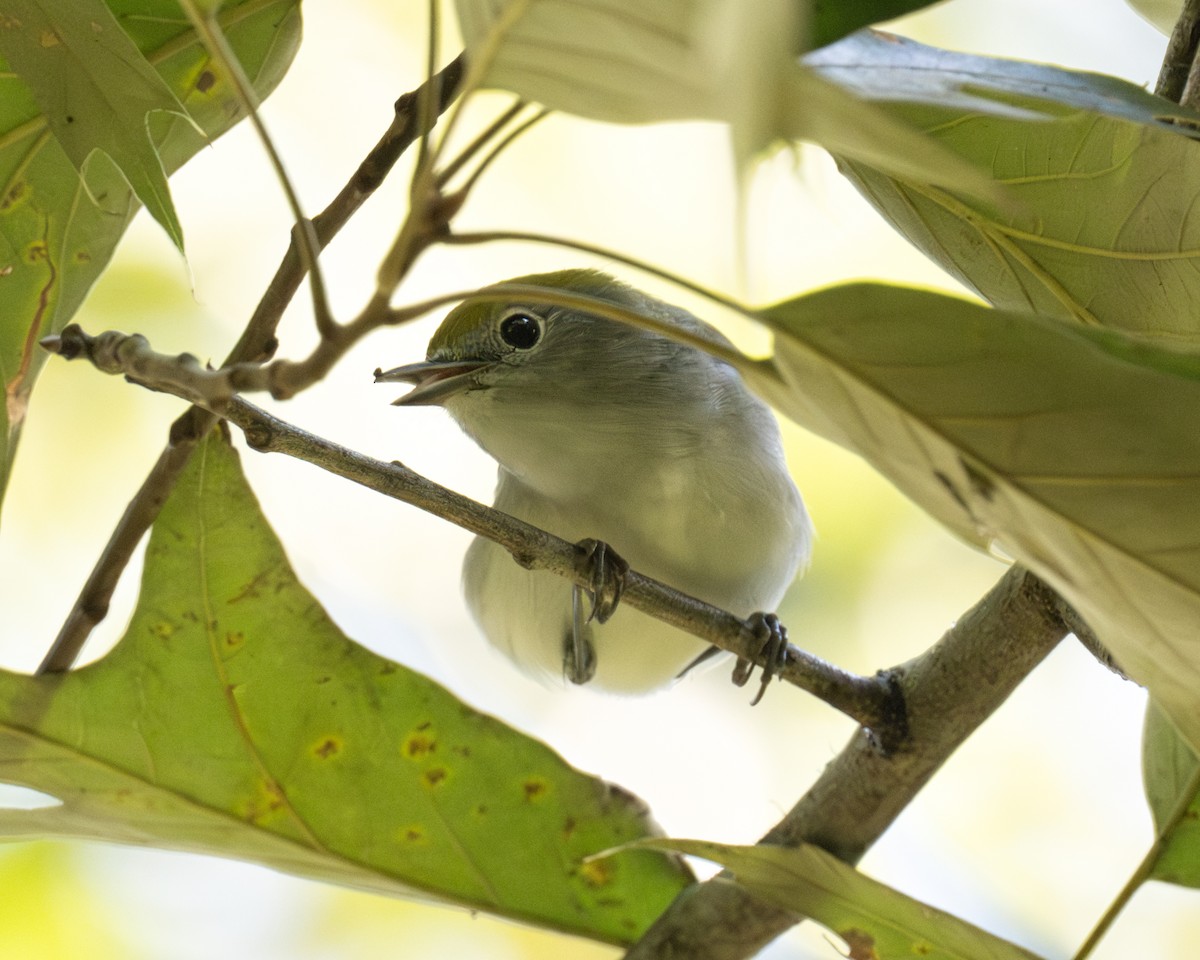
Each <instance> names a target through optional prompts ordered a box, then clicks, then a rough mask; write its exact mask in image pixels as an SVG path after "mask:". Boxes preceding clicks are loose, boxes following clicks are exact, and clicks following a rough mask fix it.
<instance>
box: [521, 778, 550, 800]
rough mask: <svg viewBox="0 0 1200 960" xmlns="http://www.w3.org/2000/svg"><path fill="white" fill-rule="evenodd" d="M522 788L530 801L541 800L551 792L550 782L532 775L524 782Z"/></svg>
mask: <svg viewBox="0 0 1200 960" xmlns="http://www.w3.org/2000/svg"><path fill="white" fill-rule="evenodd" d="M521 789H522V791H523V792H524V794H525V799H526V801H527V802H529V803H533V802H535V801H537V800H541V799H542V798H544V797H545V796H546V794H547V793H549V792H550V784H548V783H547V782H546V781H545V780H543V779H542V778H541V777H530V778H529V779H528V780H526V781H525V782H524V783H523V784H521Z"/></svg>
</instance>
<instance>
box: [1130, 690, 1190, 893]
mask: <svg viewBox="0 0 1200 960" xmlns="http://www.w3.org/2000/svg"><path fill="white" fill-rule="evenodd" d="M1142 776H1143V778H1144V780H1145V784H1146V797H1147V799H1148V800H1149V801H1150V810H1151V812H1152V813H1153V814H1154V826H1155V829H1156V832H1157V833H1158V838H1159V839H1158V844H1157V846H1158V849H1157V856H1156V857H1155V859H1154V864H1153V866H1152V867H1151V869H1150V876H1151V877H1153V878H1154V879H1156V880H1164V881H1166V882H1168V883H1179V884H1183V885H1184V886H1188V887H1200V760H1197V758H1196V752H1195V751H1194V750H1193V749H1192V748H1191V747H1189V746H1188V745H1187V744H1186V743H1185V742H1184V741H1183V740H1182V738H1181V737H1180V736H1179V733H1178V732H1177V731H1176V729H1175V727H1174V726H1172V724H1171V722H1170V721H1169V720H1168V719H1167V718H1166V717H1165V716H1163V714H1162V711H1160V710H1159V709H1158V708H1157V707H1156V706H1155V705H1154V702H1153V701H1151V702H1150V704H1149V705H1148V706H1147V709H1146V727H1145V730H1144V734H1143V740H1142Z"/></svg>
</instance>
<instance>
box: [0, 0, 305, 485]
mask: <svg viewBox="0 0 1200 960" xmlns="http://www.w3.org/2000/svg"><path fill="white" fill-rule="evenodd" d="M109 5H110V7H111V8H112V10H113V12H114V13H115V15H116V18H117V22H118V23H120V24H121V25H122V26H123V27H125V28H126V29H127V30H128V32H129V34H130V36H131V37H132V38H133V40H134V42H135V43H136V46H137V48H138V50H140V51H141V52H142V54H144V55H145V57H146V59H147V60H148V61H149V62H150V63H151V64H153V66H154V68H155V69H156V70H157V71H158V74H159V75H160V76H161V77H162V79H163V81H164V82H165V84H166V86H167V87H168V88H169V89H170V90H171V91H172V93H173V96H174V98H175V99H176V100H178V101H179V102H181V103H182V104H183V105H184V106H185V107H186V108H187V110H188V112H189V113H190V114H191V116H192V117H193V118H194V120H195V122H196V123H198V124H199V125H200V126H201V127H202V128H203V129H204V131H205V133H206V134H207V136H208V137H210V138H212V137H215V136H217V135H218V134H219V133H221V132H222V131H223V130H226V129H228V128H229V127H230V126H232V125H233V123H234V122H235V121H236V119H237V118H238V117H239V116H240V109H239V107H238V105H237V100H236V98H235V97H234V96H233V93H232V91H231V90H230V89H229V87H228V84H227V83H225V82H224V81H222V80H221V79H219V77H218V76H217V74H216V73H215V72H214V71H213V70H212V69H211V66H210V64H209V61H208V57H207V55H206V54H205V52H204V50H203V49H202V48H201V47H200V45H199V44H198V42H197V40H196V37H195V36H194V34H193V33H192V31H191V29H190V28H189V27H188V26H187V23H186V21H185V20H184V19H183V17H182V15H181V14H180V11H179V7H178V4H176V3H175V2H174V0H146V2H134V0H112V2H111V3H110V4H109ZM60 8H61V9H62V10H66V9H67V8H73V5H72V4H54V5H53V6H51V5H47V6H46V9H48V10H51V11H53V14H54V16H55V17H57V16H58V12H59V10H60ZM221 23H222V25H223V27H224V29H225V31H226V33H227V35H228V37H229V40H230V42H231V44H232V45H233V47H234V49H235V51H236V52H237V54H238V56H239V59H240V60H241V62H242V64H243V67H244V69H245V70H246V72H247V73H248V74H249V76H250V77H251V79H252V80H253V82H254V85H255V89H256V90H257V91H258V94H259V96H260V97H262V96H266V94H267V93H269V92H270V91H271V90H272V89H274V87H275V85H276V84H277V83H278V82H279V80H280V79H281V78H282V76H283V73H284V71H285V70H286V69H287V66H288V64H289V63H290V62H291V59H292V56H293V54H294V53H295V50H296V45H297V43H298V42H299V35H300V15H299V2H298V0H275V2H263V0H244V2H242V3H235V2H234V0H230V3H227V4H226V9H225V10H224V12H223V13H222V15H221ZM7 71H8V65H7V64H6V63H4V62H3V61H0V376H2V377H3V380H4V388H5V396H6V399H7V403H6V404H3V405H0V493H2V491H3V489H4V487H5V485H6V484H7V481H8V475H9V471H10V469H11V465H12V457H13V453H14V451H15V449H16V444H17V440H18V438H19V434H20V430H21V426H22V424H23V423H24V420H25V412H26V407H27V404H28V401H29V396H30V392H31V391H32V389H33V384H34V381H35V379H36V377H37V374H38V372H39V371H40V370H41V367H42V363H43V361H44V357H45V354H44V351H42V350H39V349H37V346H36V345H37V341H38V339H39V338H40V337H43V336H46V335H47V334H49V333H53V332H57V331H58V330H61V329H62V328H63V327H64V326H65V325H66V324H67V322H68V321H69V320H70V319H71V316H72V314H73V313H74V312H75V310H76V309H78V307H79V304H80V303H81V302H82V300H83V298H84V295H85V294H86V293H87V291H88V289H89V288H90V287H91V285H92V283H93V282H94V281H95V279H96V277H98V276H99V275H100V272H101V271H102V270H103V269H104V267H105V266H106V265H107V264H108V261H109V258H110V257H111V256H112V253H113V250H114V249H115V248H116V245H117V241H118V240H119V239H120V238H121V235H122V234H123V233H124V231H125V227H126V226H127V225H128V223H129V220H130V218H131V217H132V216H133V214H134V212H135V211H136V210H137V200H136V198H135V197H134V196H133V193H132V191H131V189H130V187H129V184H128V182H127V181H126V179H125V177H123V176H122V174H121V173H120V171H119V170H118V169H117V167H116V166H115V165H114V164H113V162H112V161H111V160H109V159H108V157H107V156H106V155H105V154H102V153H98V154H93V156H92V159H91V162H89V163H88V164H87V169H86V176H85V179H86V184H85V183H84V182H81V180H80V176H79V173H78V172H77V170H76V168H75V165H74V163H73V162H72V160H71V159H70V158H69V157H68V155H67V154H66V152H64V150H63V148H62V147H61V146H60V145H59V143H58V141H57V140H56V139H55V138H54V136H52V134H51V131H50V128H49V126H48V124H47V120H46V117H45V116H43V114H42V112H41V111H40V109H39V107H38V102H37V100H36V99H35V98H34V95H33V92H32V91H31V90H30V88H29V87H28V86H26V85H25V84H24V83H23V82H22V81H21V80H20V79H18V78H17V77H16V76H14V75H13V74H11V73H8V72H7ZM64 93H65V87H64ZM44 95H45V96H49V95H50V94H49V93H45V92H44ZM72 116H73V114H72ZM60 119H61V118H60ZM153 120H154V122H153V123H152V124H151V134H152V135H153V137H154V142H155V144H156V145H157V148H158V151H159V156H160V158H161V161H162V165H163V168H164V169H165V170H166V171H168V172H170V171H172V170H174V169H176V168H177V167H179V166H180V165H182V164H183V162H184V161H185V160H186V159H187V158H188V157H190V156H191V155H192V154H193V153H195V152H196V151H197V150H198V149H200V147H201V146H203V145H204V143H205V140H204V138H203V137H202V136H201V135H200V134H198V133H197V132H196V130H195V128H194V127H193V126H192V123H191V122H190V121H188V120H185V119H183V118H180V117H178V116H175V115H169V114H164V113H156V114H154V115H153ZM80 122H82V117H81V119H80ZM144 131H145V128H144V126H143V127H142V129H141V135H142V136H143V138H144ZM122 143H124V139H123V138H122ZM125 146H126V148H128V149H135V148H134V147H132V146H130V145H129V144H125Z"/></svg>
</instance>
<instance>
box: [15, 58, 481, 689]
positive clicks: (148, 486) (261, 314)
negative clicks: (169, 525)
mask: <svg viewBox="0 0 1200 960" xmlns="http://www.w3.org/2000/svg"><path fill="white" fill-rule="evenodd" d="M464 70H465V65H464V58H463V56H462V55H461V54H460V55H459V56H458V57H456V58H455V59H454V60H452V61H450V63H448V64H447V65H446V66H445V67H443V68H442V70H441V72H440V73H439V74H438V75H437V77H435V78H434V83H433V86H434V88H435V89H436V91H437V114H438V115H439V116H440V115H441V114H442V113H443V112H444V111H445V110H446V108H447V107H449V105H450V104H451V103H452V102H453V100H454V98H455V97H456V96H457V95H458V90H459V87H460V85H461V83H462V77H463V73H464ZM421 97H422V92H421V89H417V90H414V91H411V92H409V93H406V94H404V95H403V96H402V97H400V99H399V100H397V101H396V106H395V113H394V116H393V118H392V121H391V124H390V125H389V126H388V129H387V131H386V132H385V133H384V135H383V136H382V137H381V138H380V140H379V142H378V143H377V144H376V145H375V146H374V147H373V148H372V149H371V152H370V153H368V154H367V156H366V158H365V159H364V160H363V162H362V163H361V164H359V167H358V169H357V170H356V171H355V172H354V175H353V176H352V177H351V178H350V180H349V181H348V182H347V183H346V185H345V186H344V187H343V188H342V189H341V191H340V192H339V193H338V195H337V196H336V197H334V199H333V200H332V201H331V202H330V204H329V206H327V207H326V208H325V210H324V211H322V212H321V213H320V214H319V215H318V216H317V217H315V218H314V219H313V229H314V231H315V233H316V237H317V242H318V243H319V244H320V246H321V247H322V248H324V247H325V246H326V245H328V244H329V242H330V241H331V240H332V239H333V238H334V237H335V236H337V234H338V232H339V231H340V230H341V229H342V227H343V226H345V224H346V223H347V222H348V221H349V220H350V218H351V216H353V214H354V213H355V212H356V211H357V210H358V209H359V207H361V206H362V205H363V203H364V202H366V200H367V198H368V197H370V196H371V194H372V193H374V192H375V190H376V189H377V188H378V187H379V185H380V184H381V183H382V182H383V180H384V178H385V177H386V175H387V173H388V172H389V171H390V170H391V169H392V167H393V166H394V165H395V164H396V162H397V161H398V160H399V159H400V157H401V156H403V154H404V152H405V151H406V150H407V149H408V148H409V147H410V146H411V145H412V143H413V142H414V141H415V140H416V138H417V137H418V136H419V135H420V134H421V133H422V126H421V119H420V113H419V110H418V104H419V103H420V102H421ZM298 244H299V241H298V240H297V238H296V237H295V236H293V237H292V241H291V244H290V245H289V247H288V249H287V251H286V253H285V254H284V256H283V259H282V261H281V263H280V264H279V267H278V269H277V270H276V271H275V276H274V277H273V278H272V279H271V282H270V283H269V284H268V286H267V289H266V291H265V293H264V294H263V296H262V298H261V300H259V303H258V306H257V307H256V308H255V311H254V313H253V314H252V315H251V317H250V321H249V322H248V323H247V324H246V328H245V329H244V330H243V331H242V335H241V337H240V338H239V339H238V342H237V343H236V344H235V345H234V347H233V349H232V350H231V351H230V353H229V356H228V357H227V358H226V360H225V365H231V364H240V363H261V362H262V361H264V360H267V359H269V358H270V357H271V356H272V355H273V354H274V352H275V347H276V339H275V330H276V327H277V326H278V324H279V320H280V318H281V317H282V316H283V311H284V310H285V309H286V307H287V305H288V303H290V302H291V300H292V298H293V297H294V296H295V293H296V291H297V290H298V289H299V288H300V284H301V283H302V282H303V280H304V276H305V268H304V265H303V262H302V259H301V256H300V248H299V245H298ZM214 423H215V418H214V417H213V416H212V414H210V413H209V412H208V411H206V410H204V409H202V408H200V407H192V408H190V409H189V410H188V411H187V412H186V413H184V414H183V415H182V416H181V417H180V418H179V419H177V420H176V421H175V423H174V424H173V425H172V428H171V436H170V441H169V443H168V446H167V447H166V449H165V450H164V451H163V452H162V454H161V455H160V456H159V458H158V460H157V461H156V462H155V464H154V467H153V468H152V469H151V470H150V473H149V474H148V476H147V477H146V479H145V480H144V481H143V483H142V486H141V487H140V488H139V490H138V491H137V493H136V494H134V496H133V499H132V500H131V501H130V503H129V505H128V507H126V509H125V512H124V513H123V514H122V516H121V519H120V520H119V521H118V523H117V525H116V527H115V528H114V529H113V533H112V535H111V536H110V537H109V540H108V543H107V544H106V545H105V547H104V551H103V552H102V553H101V554H100V557H99V559H98V560H97V562H96V565H95V567H93V569H92V573H91V575H90V576H89V577H88V580H87V582H86V583H85V584H84V585H83V588H82V589H81V591H80V594H79V597H78V599H76V601H75V603H74V605H73V606H72V608H71V610H70V612H69V613H68V614H67V617H66V619H65V620H64V622H63V625H62V628H61V629H60V630H59V632H58V636H57V637H56V638H55V640H54V643H53V644H52V645H51V647H50V650H49V651H48V652H47V654H46V656H45V657H44V658H43V660H42V663H41V664H40V665H39V667H38V672H39V673H57V672H61V671H63V670H68V669H70V667H71V664H73V663H74V662H75V660H76V658H77V657H78V656H79V651H80V650H81V649H82V648H83V645H84V643H85V642H86V641H87V638H88V636H89V635H90V634H91V632H92V630H93V629H94V628H95V626H96V624H98V623H100V621H102V620H103V619H104V617H105V616H106V615H107V612H108V607H109V604H110V603H111V601H112V595H113V591H114V590H116V586H117V582H118V580H119V579H120V577H121V574H122V573H123V572H124V570H125V568H126V567H127V566H128V565H129V561H130V559H131V558H132V556H133V553H134V551H135V550H136V549H137V545H138V544H139V543H140V542H141V540H142V537H143V536H145V533H146V531H147V530H149V529H150V525H151V524H152V523H153V522H154V520H155V518H156V517H157V516H158V511H159V509H160V508H161V507H162V504H163V503H164V502H165V501H166V498H167V495H168V494H169V493H170V490H171V488H172V487H173V486H174V484H175V480H176V479H177V478H178V477H179V475H180V474H181V473H182V472H183V469H184V467H185V466H186V465H187V462H188V459H189V457H190V456H191V450H192V447H193V444H194V442H195V440H196V439H197V438H199V437H202V436H204V435H205V434H206V433H207V432H208V431H209V430H210V429H212V426H213V424H214Z"/></svg>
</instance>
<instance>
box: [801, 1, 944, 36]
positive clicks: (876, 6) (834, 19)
mask: <svg viewBox="0 0 1200 960" xmlns="http://www.w3.org/2000/svg"><path fill="white" fill-rule="evenodd" d="M938 2H940V0H855V2H854V3H846V0H813V4H812V45H813V46H814V47H824V46H826V45H827V44H830V43H833V42H834V41H835V40H840V39H841V38H842V37H844V36H846V35H847V34H851V33H854V32H855V31H856V30H859V29H861V28H863V27H867V26H870V25H871V24H872V23H882V22H883V21H884V20H894V19H895V18H896V17H902V16H904V15H905V14H906V13H913V12H914V11H916V10H921V9H923V8H925V7H931V6H933V5H934V4H935V3H938Z"/></svg>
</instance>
